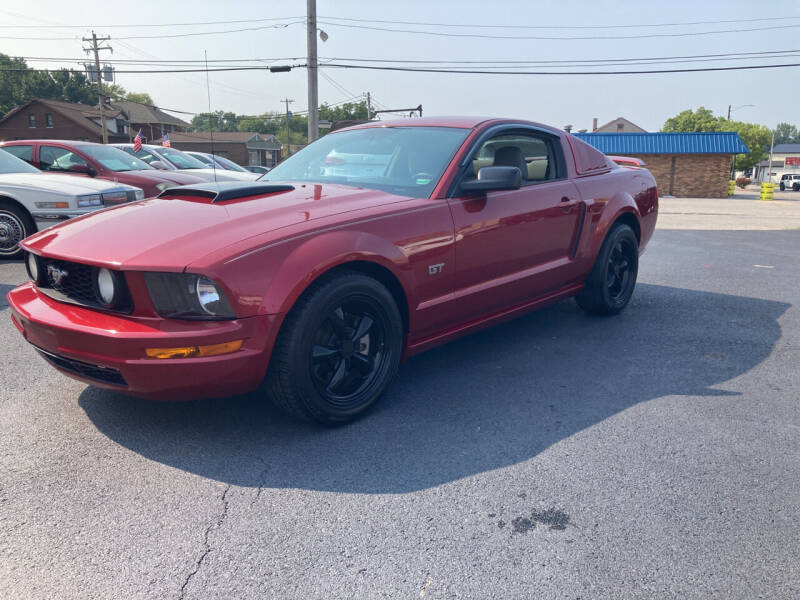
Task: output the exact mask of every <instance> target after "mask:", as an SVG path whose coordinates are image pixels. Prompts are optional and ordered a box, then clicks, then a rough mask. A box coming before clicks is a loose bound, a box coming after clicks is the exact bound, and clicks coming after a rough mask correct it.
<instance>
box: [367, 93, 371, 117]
mask: <svg viewBox="0 0 800 600" xmlns="http://www.w3.org/2000/svg"><path fill="white" fill-rule="evenodd" d="M371 120H372V96H371V95H370V93H369V92H367V121H371Z"/></svg>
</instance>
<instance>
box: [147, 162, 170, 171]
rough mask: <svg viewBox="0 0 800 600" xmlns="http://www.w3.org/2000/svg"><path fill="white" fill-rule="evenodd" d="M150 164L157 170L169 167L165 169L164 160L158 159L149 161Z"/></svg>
mask: <svg viewBox="0 0 800 600" xmlns="http://www.w3.org/2000/svg"><path fill="white" fill-rule="evenodd" d="M150 166H151V167H153V168H154V169H158V170H159V171H169V169H167V165H165V164H164V162H163V161H160V160H154V161H153V162H151V163H150Z"/></svg>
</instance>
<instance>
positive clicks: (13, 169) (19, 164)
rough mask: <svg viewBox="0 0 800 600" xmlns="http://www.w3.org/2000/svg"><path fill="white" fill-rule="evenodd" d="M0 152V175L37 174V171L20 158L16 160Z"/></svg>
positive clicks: (6, 153)
mask: <svg viewBox="0 0 800 600" xmlns="http://www.w3.org/2000/svg"><path fill="white" fill-rule="evenodd" d="M3 150H4V151H3V152H0V173H38V172H39V169H37V168H36V167H34V166H32V165H29V164H28V163H26V162H25V161H24V160H22V159H21V158H17V157H16V156H13V155H12V154H10V153H8V152H5V148H4V149H3Z"/></svg>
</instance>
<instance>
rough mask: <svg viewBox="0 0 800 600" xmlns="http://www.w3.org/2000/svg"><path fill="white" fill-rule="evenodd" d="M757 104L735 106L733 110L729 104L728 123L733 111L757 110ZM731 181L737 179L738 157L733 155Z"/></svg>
mask: <svg viewBox="0 0 800 600" xmlns="http://www.w3.org/2000/svg"><path fill="white" fill-rule="evenodd" d="M755 106H756V105H755V104H740V105H739V106H734V107H733V108H731V105H730V104H728V121H730V120H731V111H733V110H739V109H740V108H748V107H751V108H755ZM731 179H736V155H735V154H734V155H733V166H732V167H731Z"/></svg>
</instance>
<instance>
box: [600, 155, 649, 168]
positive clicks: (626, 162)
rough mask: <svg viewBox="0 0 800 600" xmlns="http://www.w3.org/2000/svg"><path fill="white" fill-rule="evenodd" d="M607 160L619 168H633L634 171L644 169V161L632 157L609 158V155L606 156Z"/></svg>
mask: <svg viewBox="0 0 800 600" xmlns="http://www.w3.org/2000/svg"><path fill="white" fill-rule="evenodd" d="M608 158H610V159H611V160H613V161H614V162H615V163H617V164H618V165H620V166H621V167H633V168H635V169H641V168H642V167H644V161H643V160H642V159H640V158H633V157H632V156H611V155H610V154H609V155H608Z"/></svg>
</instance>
